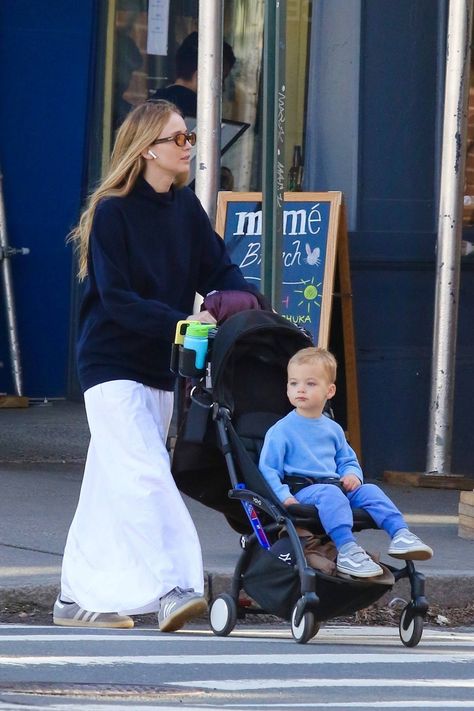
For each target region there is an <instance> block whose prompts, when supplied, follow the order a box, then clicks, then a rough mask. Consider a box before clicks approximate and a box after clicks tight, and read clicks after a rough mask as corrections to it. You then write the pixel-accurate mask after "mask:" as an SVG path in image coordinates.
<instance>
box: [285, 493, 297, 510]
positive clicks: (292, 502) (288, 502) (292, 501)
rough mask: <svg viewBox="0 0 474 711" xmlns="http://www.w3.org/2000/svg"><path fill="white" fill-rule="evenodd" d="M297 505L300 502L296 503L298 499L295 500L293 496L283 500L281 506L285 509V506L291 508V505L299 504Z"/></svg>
mask: <svg viewBox="0 0 474 711" xmlns="http://www.w3.org/2000/svg"><path fill="white" fill-rule="evenodd" d="M299 503H300V502H299V501H298V499H295V497H294V496H289V497H288V498H287V499H285V500H284V502H283V506H285V508H286V507H287V506H291V504H299Z"/></svg>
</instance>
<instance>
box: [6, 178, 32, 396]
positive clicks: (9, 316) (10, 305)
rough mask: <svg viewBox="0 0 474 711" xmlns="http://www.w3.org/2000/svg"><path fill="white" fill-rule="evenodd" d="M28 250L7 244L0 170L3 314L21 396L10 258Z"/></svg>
mask: <svg viewBox="0 0 474 711" xmlns="http://www.w3.org/2000/svg"><path fill="white" fill-rule="evenodd" d="M28 252H29V249H27V248H20V249H14V248H13V247H10V245H9V244H8V236H7V223H6V218H5V204H4V201H3V175H2V172H1V170H0V266H1V275H2V282H3V294H4V298H5V313H6V320H7V329H8V345H9V349H10V360H11V370H12V377H13V384H14V387H15V394H16V395H18V396H19V397H22V396H23V378H22V370H21V361H20V345H19V342H18V332H17V326H16V311H15V297H14V293H13V280H12V272H11V265H10V258H11V257H12V256H13V255H15V254H28Z"/></svg>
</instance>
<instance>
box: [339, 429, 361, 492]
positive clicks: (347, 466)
mask: <svg viewBox="0 0 474 711" xmlns="http://www.w3.org/2000/svg"><path fill="white" fill-rule="evenodd" d="M338 428H339V430H340V433H339V435H340V436H339V442H338V446H337V449H336V456H335V462H336V471H337V473H338V474H339V476H340V477H341V478H342V477H343V476H345V475H346V474H355V475H356V477H358V479H360V481H361V482H363V481H364V475H363V473H362V468H361V466H360V464H359V461H358V459H357V455H356V453H355V452H354V450H353V449H352V447H351V446H350V445H349V444H348V442H347V440H346V437H345V434H344V430H343V429H342V427H339V426H338Z"/></svg>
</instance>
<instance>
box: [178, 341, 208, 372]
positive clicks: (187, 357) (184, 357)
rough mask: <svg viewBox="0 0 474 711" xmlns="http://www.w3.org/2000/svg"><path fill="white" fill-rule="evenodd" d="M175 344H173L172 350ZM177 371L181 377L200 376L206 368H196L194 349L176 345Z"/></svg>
mask: <svg viewBox="0 0 474 711" xmlns="http://www.w3.org/2000/svg"><path fill="white" fill-rule="evenodd" d="M174 349H175V346H173V350H174ZM176 350H177V354H176V356H177V357H176V360H177V371H178V373H179V375H181V377H183V378H202V377H203V376H204V374H205V372H206V368H196V365H195V361H196V351H194V350H192V349H191V348H185V347H184V346H181V345H178V346H176Z"/></svg>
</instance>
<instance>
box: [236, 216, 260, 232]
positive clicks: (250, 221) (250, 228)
mask: <svg viewBox="0 0 474 711" xmlns="http://www.w3.org/2000/svg"><path fill="white" fill-rule="evenodd" d="M235 214H236V215H237V217H238V218H239V220H238V222H237V230H236V231H235V232H234V235H239V236H240V235H248V236H249V237H253V236H254V235H261V234H262V211H261V210H257V211H256V212H236V213H235Z"/></svg>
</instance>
